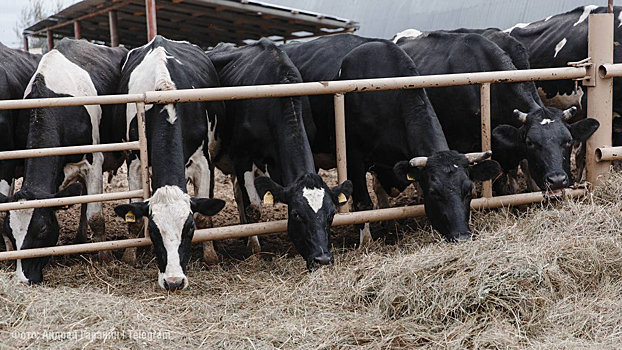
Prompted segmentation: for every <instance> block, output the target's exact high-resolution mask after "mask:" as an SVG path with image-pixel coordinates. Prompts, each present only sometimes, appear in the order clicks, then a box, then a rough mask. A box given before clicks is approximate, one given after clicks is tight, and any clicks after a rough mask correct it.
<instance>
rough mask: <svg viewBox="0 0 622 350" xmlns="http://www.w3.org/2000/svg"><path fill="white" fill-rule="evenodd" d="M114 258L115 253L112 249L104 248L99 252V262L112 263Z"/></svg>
mask: <svg viewBox="0 0 622 350" xmlns="http://www.w3.org/2000/svg"><path fill="white" fill-rule="evenodd" d="M113 260H114V255H112V252H111V251H110V250H103V251H101V252H99V263H100V264H107V263H110V262H112V261H113Z"/></svg>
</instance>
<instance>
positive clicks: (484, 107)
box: [480, 84, 492, 198]
mask: <svg viewBox="0 0 622 350" xmlns="http://www.w3.org/2000/svg"><path fill="white" fill-rule="evenodd" d="M480 92H481V99H480V104H481V107H480V111H481V117H482V121H481V122H482V152H486V151H490V150H491V149H492V148H491V147H492V141H491V137H492V135H491V133H490V84H482V85H481V87H480ZM482 186H483V192H482V195H483V196H484V197H485V198H490V197H492V181H491V180H488V181H485V182H484V183H483V184H482Z"/></svg>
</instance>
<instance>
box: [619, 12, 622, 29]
mask: <svg viewBox="0 0 622 350" xmlns="http://www.w3.org/2000/svg"><path fill="white" fill-rule="evenodd" d="M618 21H619V22H620V24H618V28H620V27H622V11H620V14H619V15H618Z"/></svg>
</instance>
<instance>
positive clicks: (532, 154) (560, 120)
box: [492, 107, 600, 190]
mask: <svg viewBox="0 0 622 350" xmlns="http://www.w3.org/2000/svg"><path fill="white" fill-rule="evenodd" d="M576 111H577V108H576V107H570V108H569V109H567V110H565V111H563V112H562V111H561V110H559V109H556V108H538V109H536V110H534V111H532V112H530V113H523V112H521V111H519V110H514V116H515V118H517V119H518V120H519V121H520V122H521V123H523V126H521V127H520V128H516V127H514V126H511V125H500V126H498V127H496V128H495V129H494V130H493V133H492V135H493V150H494V151H495V154H496V155H497V156H501V157H505V155H507V156H508V157H514V158H516V159H518V160H519V161H520V160H521V159H527V161H528V162H529V173H530V175H531V177H532V178H533V179H534V180H535V182H536V184H537V185H538V187H540V188H541V189H552V190H555V189H560V188H564V187H568V186H570V185H572V184H573V180H572V177H571V174H570V152H571V151H572V145H573V143H574V142H584V141H586V140H587V139H588V138H589V137H590V136H592V134H593V133H594V132H595V131H596V130H597V129H598V127H599V125H600V124H599V123H598V121H596V120H595V119H591V118H589V119H583V120H580V121H578V122H576V123H574V124H568V123H567V122H566V121H568V120H570V119H571V118H572V117H573V116H574V114H575V113H576ZM500 159H501V158H500ZM504 168H505V166H504ZM506 170H509V169H506Z"/></svg>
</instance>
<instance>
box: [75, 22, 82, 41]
mask: <svg viewBox="0 0 622 350" xmlns="http://www.w3.org/2000/svg"><path fill="white" fill-rule="evenodd" d="M73 37H74V38H76V39H82V22H80V21H75V22H73Z"/></svg>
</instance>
